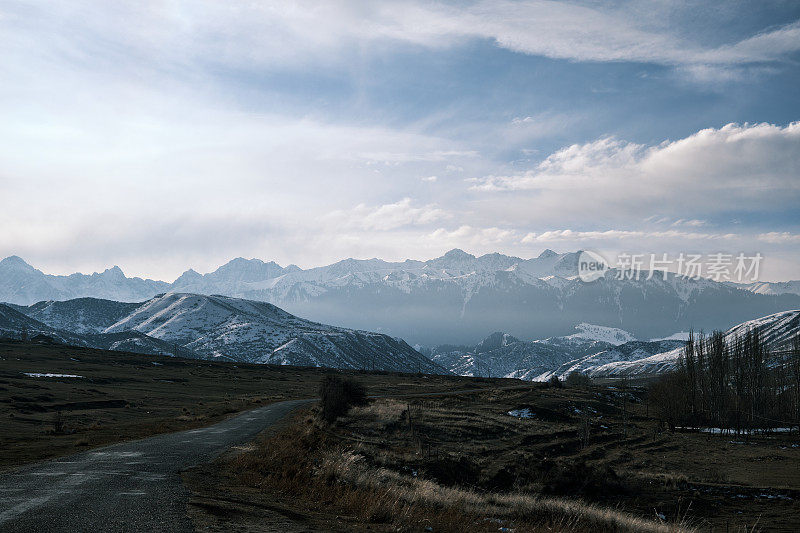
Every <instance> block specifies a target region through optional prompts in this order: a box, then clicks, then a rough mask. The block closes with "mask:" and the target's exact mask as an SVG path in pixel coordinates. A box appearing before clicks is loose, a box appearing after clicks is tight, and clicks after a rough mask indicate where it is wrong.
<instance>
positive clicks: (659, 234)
mask: <svg viewBox="0 0 800 533" xmlns="http://www.w3.org/2000/svg"><path fill="white" fill-rule="evenodd" d="M736 238H740V236H739V235H736V234H733V233H697V232H687V231H677V230H670V231H637V230H634V231H631V230H602V231H573V230H570V229H562V230H550V231H545V232H542V233H528V234H527V235H525V236H524V237H523V238H522V241H521V242H523V243H525V244H532V243H541V242H596V241H609V240H613V241H618V240H625V239H638V240H657V239H673V240H677V239H688V240H702V241H706V240H730V239H736Z"/></svg>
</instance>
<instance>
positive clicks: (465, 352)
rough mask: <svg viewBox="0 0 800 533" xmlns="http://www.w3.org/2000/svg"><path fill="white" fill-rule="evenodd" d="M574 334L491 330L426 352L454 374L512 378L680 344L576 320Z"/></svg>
mask: <svg viewBox="0 0 800 533" xmlns="http://www.w3.org/2000/svg"><path fill="white" fill-rule="evenodd" d="M575 329H576V330H577V333H573V334H571V335H566V336H562V337H550V338H547V339H540V340H534V341H523V340H520V339H518V338H516V337H513V336H511V335H509V334H507V333H503V332H495V333H492V334H491V335H489V336H488V337H486V338H485V339H483V340H482V341H481V342H479V343H477V344H476V345H475V346H454V345H442V346H437V347H435V348H433V349H432V350H430V352H429V353H428V356H429V357H430V358H431V359H432V360H433V361H435V362H436V363H438V364H440V365H441V366H443V367H445V368H447V369H448V370H450V371H451V372H453V373H454V374H460V375H466V376H484V377H487V376H488V377H491V376H494V377H500V376H502V377H513V378H519V379H524V380H532V381H545V380H547V379H549V378H550V377H551V376H553V375H557V376H559V377H560V378H564V377H566V376H567V375H568V374H569V373H570V372H572V371H575V370H577V371H583V372H585V371H587V370H590V369H591V367H592V365H596V364H598V363H600V362H602V363H606V362H610V361H619V360H629V359H630V357H631V355H630V354H635V356H634V358H636V359H640V358H643V357H645V356H650V355H653V354H657V353H661V352H664V351H667V350H671V349H673V348H677V347H679V346H683V345H684V344H685V342H684V341H681V340H664V341H652V342H643V341H638V340H636V339H635V338H634V336H633V335H631V334H630V333H629V332H627V331H623V330H620V329H617V328H608V327H603V326H596V325H592V324H578V325H577V326H576V328H575Z"/></svg>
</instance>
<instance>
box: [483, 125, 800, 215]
mask: <svg viewBox="0 0 800 533" xmlns="http://www.w3.org/2000/svg"><path fill="white" fill-rule="evenodd" d="M798 172H800V122H795V123H791V124H788V125H787V126H784V127H781V126H776V125H772V124H744V125H738V124H728V125H726V126H724V127H722V128H719V129H714V128H709V129H704V130H701V131H699V132H697V133H695V134H693V135H690V136H688V137H686V138H683V139H679V140H677V141H671V142H670V141H665V142H663V143H661V144H659V145H656V146H644V145H641V144H636V143H629V142H624V141H621V140H619V139H616V138H613V137H605V138H601V139H598V140H596V141H592V142H589V143H586V144H575V145H571V146H568V147H566V148H563V149H561V150H558V151H556V152H554V153H552V154H551V155H549V156H548V157H546V158H545V159H544V160H543V161H541V162H540V163H539V164H538V165H536V166H535V167H534V168H532V169H530V170H527V171H524V172H519V173H516V174H511V175H503V176H491V175H490V176H486V177H484V178H479V179H477V180H474V182H473V185H471V187H470V188H471V189H472V190H473V191H475V192H482V193H499V192H516V193H517V194H516V195H515V196H514V197H512V198H511V199H510V201H518V202H521V201H523V199H524V201H527V206H528V208H529V209H530V210H532V211H535V212H546V213H553V212H554V211H559V212H561V213H570V212H571V213H581V214H583V215H584V216H585V217H592V218H594V217H601V216H605V217H612V218H613V217H614V216H615V214H616V213H618V212H619V211H622V210H624V212H625V213H626V214H628V215H632V214H635V213H637V212H638V213H643V214H647V213H648V212H649V213H653V212H661V213H664V212H665V211H672V215H673V216H675V215H677V216H675V218H677V219H679V221H676V222H675V224H676V225H689V226H698V225H701V224H702V222H701V221H700V220H699V219H697V218H696V217H694V216H692V215H694V214H697V213H702V214H704V215H710V214H714V213H725V212H752V211H759V210H774V209H784V208H790V207H791V206H794V205H798V203H800V181H798V179H797V176H798ZM687 215H689V216H687ZM651 220H652V219H651ZM661 222H663V220H662V221H661Z"/></svg>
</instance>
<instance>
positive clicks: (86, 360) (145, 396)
mask: <svg viewBox="0 0 800 533" xmlns="http://www.w3.org/2000/svg"><path fill="white" fill-rule="evenodd" d="M330 372H334V371H332V370H330V369H321V368H299V367H288V366H267V365H246V364H233V363H223V362H215V361H203V360H193V359H180V358H171V357H162V356H148V355H140V354H132V353H125V352H110V351H104V350H94V349H88V348H79V347H70V346H64V345H58V344H55V345H42V344H35V343H22V342H3V343H0V423H2V425H3V431H2V432H0V450H2V452H3V453H2V454H0V471H5V470H8V469H10V468H14V467H16V466H19V465H22V464H29V463H32V462H35V461H41V460H45V459H50V458H54V457H60V456H64V455H69V454H73V453H77V452H80V451H83V450H87V449H92V448H96V447H98V446H104V445H108V444H112V443H115V442H123V441H128V440H133V439H139V438H144V437H148V436H152V435H156V434H164V433H171V432H175V431H182V430H186V429H193V428H198V427H205V426H208V425H211V424H214V423H216V422H219V421H221V420H225V419H227V418H229V417H230V416H232V415H234V414H236V413H240V412H242V411H246V410H249V409H254V408H257V407H259V406H263V405H267V404H270V403H273V402H279V401H283V400H290V399H298V398H311V397H314V396H316V394H317V387H318V384H319V382H320V380H321V378H322V376H324V375H325V374H326V373H330ZM344 374H347V375H358V376H359V379H360V380H362V381H363V382H364V383H365V385H366V386H367V388H368V389H369V391H370V393H371V394H386V393H399V392H405V393H409V392H426V391H441V390H455V389H463V388H479V387H489V386H496V385H497V384H499V383H519V382H518V381H516V380H480V379H476V380H473V379H470V378H461V377H455V376H426V375H412V374H397V373H372V374H368V373H364V372H358V371H350V372H344Z"/></svg>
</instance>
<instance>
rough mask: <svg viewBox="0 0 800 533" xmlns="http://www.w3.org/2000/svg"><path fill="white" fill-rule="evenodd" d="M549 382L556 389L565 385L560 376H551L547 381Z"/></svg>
mask: <svg viewBox="0 0 800 533" xmlns="http://www.w3.org/2000/svg"><path fill="white" fill-rule="evenodd" d="M547 383H548V384H549V385H550V386H551V387H553V388H554V389H560V388H561V387H563V386H564V384H563V383H561V380H560V379H558V376H553V377H551V378H550V379H549V380H548V381H547Z"/></svg>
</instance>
